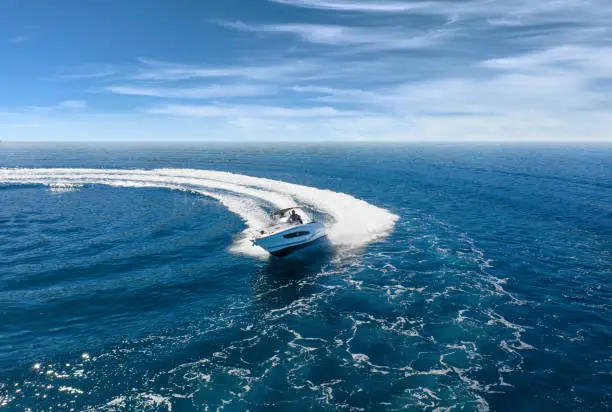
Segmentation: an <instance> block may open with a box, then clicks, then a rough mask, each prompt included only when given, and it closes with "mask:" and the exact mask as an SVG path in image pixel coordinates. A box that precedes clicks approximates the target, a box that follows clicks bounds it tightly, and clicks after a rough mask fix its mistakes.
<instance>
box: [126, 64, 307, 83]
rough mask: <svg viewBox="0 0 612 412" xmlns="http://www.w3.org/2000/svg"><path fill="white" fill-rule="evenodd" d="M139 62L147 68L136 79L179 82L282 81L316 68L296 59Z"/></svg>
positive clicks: (142, 69)
mask: <svg viewBox="0 0 612 412" xmlns="http://www.w3.org/2000/svg"><path fill="white" fill-rule="evenodd" d="M139 61H140V62H141V63H142V64H143V65H144V67H142V68H141V69H140V70H139V72H138V73H137V74H136V75H135V76H132V77H133V79H135V80H166V81H176V80H185V79H197V78H200V79H209V78H246V79H251V80H274V81H280V80H282V79H283V78H285V77H286V76H292V77H293V76H296V75H299V74H302V73H304V72H308V71H311V70H312V64H311V63H309V62H301V61H295V60H293V61H288V62H285V63H281V64H278V61H273V62H271V63H270V64H269V65H265V64H261V65H237V66H212V65H193V64H190V65H187V64H179V63H170V62H161V61H157V60H151V59H139Z"/></svg>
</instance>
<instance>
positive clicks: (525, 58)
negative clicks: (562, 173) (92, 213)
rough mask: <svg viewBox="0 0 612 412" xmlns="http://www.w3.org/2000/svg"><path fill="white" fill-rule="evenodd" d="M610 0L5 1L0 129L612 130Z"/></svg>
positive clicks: (379, 136) (304, 134)
mask: <svg viewBox="0 0 612 412" xmlns="http://www.w3.org/2000/svg"><path fill="white" fill-rule="evenodd" d="M611 109H612V3H610V0H454V1H451V0H445V1H439V0H431V1H430V0H426V1H407V0H405V1H399V0H397V1H382V0H381V1H377V0H363V1H359V0H223V1H204V0H201V1H195V0H194V1H188V0H181V1H170V0H167V1H159V0H150V1H144V0H130V1H119V0H104V1H103V0H88V1H80V0H58V1H55V2H51V1H44V0H38V1H32V0H4V1H2V2H0V139H2V140H5V141H9V140H15V141H26V140H38V141H43V140H76V141H91V140H108V141H112V140H119V141H123V140H141V141H172V140H197V141H207V140H226V141H230V140H236V141H238V140H300V141H320V140H342V141H355V140H375V141H379V140H400V141H404V140H405V141H411V140H419V141H436V140H451V141H460V140H487V141H501V140H510V141H550V140H552V141H568V140H573V141H612V111H611Z"/></svg>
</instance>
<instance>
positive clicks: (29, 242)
mask: <svg viewBox="0 0 612 412" xmlns="http://www.w3.org/2000/svg"><path fill="white" fill-rule="evenodd" d="M611 160H612V148H611V147H609V146H608V147H602V146H600V147H595V146H593V147H560V146H553V147H520V146H473V147H468V146H425V147H421V146H416V145H414V146H411V145H405V146H400V145H396V146H390V145H386V146H385V145H378V146H376V145H353V146H343V145H324V146H315V145H311V146H290V147H283V148H278V147H276V148H275V147H273V146H270V145H259V146H256V145H247V146H237V145H236V146H227V145H210V146H204V145H200V146H198V145H191V146H190V145H173V146H162V145H157V146H140V145H119V146H103V145H79V146H70V145H26V144H7V143H2V144H1V146H0V167H2V168H14V167H19V168H52V167H53V168H56V167H61V168H91V169H102V168H104V169H147V170H149V169H159V168H174V169H202V170H218V171H225V172H232V173H239V174H244V175H249V176H254V177H259V178H268V179H273V180H275V181H285V182H290V183H294V184H297V185H302V186H307V187H316V188H320V189H328V190H330V191H332V192H338V193H346V194H348V195H351V196H353V197H355V198H358V199H361V200H363V201H365V202H368V203H369V204H371V205H374V206H377V207H378V208H380V209H377V210H379V211H381V212H380V213H382V214H383V215H384V213H388V214H394V215H396V216H397V217H398V218H399V219H398V220H397V221H396V222H395V225H394V227H393V229H392V230H389V231H388V233H386V234H387V236H386V237H384V236H382V237H378V238H376V239H374V240H372V241H369V242H363V243H362V244H359V245H357V246H356V245H355V244H353V245H347V244H340V243H337V244H336V243H334V242H332V244H331V245H328V246H315V247H313V248H309V249H305V250H304V251H302V252H300V253H298V254H296V255H294V256H293V257H290V258H289V259H283V260H281V259H267V258H262V257H254V256H250V255H249V254H244V253H241V252H240V251H237V250H236V244H237V243H239V241H240V236H242V235H241V234H242V233H243V231H244V230H245V229H246V228H247V226H246V225H247V223H246V222H245V220H244V216H245V215H241V214H240V213H238V214H236V213H235V210H236V209H234V212H232V211H231V210H229V209H228V207H229V208H230V209H232V207H234V208H235V207H236V205H238V206H239V207H243V208H244V210H246V211H249V213H250V211H252V210H253V208H257V207H258V205H257V204H254V203H253V201H252V200H251V201H250V203H240V202H241V200H240V199H239V197H238V196H233V195H232V196H231V197H228V198H227V199H228V200H227V202H225V203H220V202H219V201H217V200H215V199H213V198H211V197H208V196H205V195H203V194H202V193H201V191H198V190H192V189H193V188H194V187H196V186H197V182H196V183H193V184H191V183H190V184H189V185H187V184H185V186H184V187H183V186H181V187H178V189H182V190H171V189H177V187H173V188H165V187H155V185H148V186H147V185H144V186H146V187H134V186H135V184H136V183H134V179H136V177H135V176H131V175H128V177H126V178H125V179H124V180H121V182H122V183H115V184H113V185H107V184H99V183H97V182H93V181H91V182H89V181H88V180H87V179H84V180H83V181H80V182H77V181H76V180H74V179H76V178H74V177H72V178H67V177H66V176H65V175H64V176H63V177H62V178H61V179H64V180H62V182H63V181H66V182H65V183H66V184H60V183H61V182H56V183H54V184H50V183H49V182H46V181H45V182H41V181H37V180H36V179H35V178H33V177H32V178H25V177H21V178H19V179H13V180H11V181H10V182H8V181H7V179H8V178H7V177H6V176H9V175H10V174H11V173H14V171H7V170H6V169H5V170H3V171H2V170H0V171H1V172H2V173H0V175H2V174H4V176H5V181H4V183H0V408H2V407H3V409H4V410H10V411H13V410H20V411H21V410H26V409H27V408H29V409H30V410H35V411H42V410H71V409H72V410H108V411H118V410H139V411H140V410H151V411H157V410H161V411H164V410H172V411H196V410H197V411H199V410H225V411H228V410H246V409H248V410H252V411H267V410H291V411H296V410H335V409H339V410H351V411H358V410H399V409H404V408H408V409H409V410H410V409H412V410H434V409H436V408H442V409H437V410H443V408H451V407H456V408H457V409H458V410H488V409H490V410H500V411H504V410H508V411H510V410H512V411H515V410H521V411H544V410H551V411H559V410H606V409H608V410H609V409H612V394H611V392H612V278H611V276H612V259H611V256H610V251H611V250H612V162H611ZM30 172H31V173H36V171H30ZM102 172H103V171H102ZM74 173H75V174H78V173H79V172H78V171H77V170H75V171H74ZM185 173H188V174H189V173H193V172H185ZM190 176H191V174H190ZM58 179H59V178H58ZM61 179H60V180H61ZM71 179H72V180H71ZM122 179H123V178H122ZM0 180H2V179H0ZM17 180H19V181H17ZM73 180H74V181H73ZM77 180H78V179H77ZM75 182H76V183H75ZM88 182H89V183H88ZM121 185H123V186H121ZM197 187H199V186H197ZM278 187H279V189H278V190H277V189H276V186H275V184H272V186H270V187H269V190H270V191H271V192H274V193H276V192H275V191H276V190H277V191H278V192H282V191H283V190H285V189H282V188H281V186H278ZM225 191H226V189H225V188H222V189H221V192H220V193H225ZM332 192H329V193H332ZM283 193H284V192H283ZM231 201H234V202H238V203H231ZM333 203H334V202H331V201H330V207H332V206H334V207H336V208H341V207H344V206H342V205H338V204H333ZM232 205H234V206H232ZM355 205H357V203H355ZM262 207H263V203H262ZM347 209H353V208H352V207H347ZM240 210H243V209H240ZM355 210H357V211H359V210H361V209H354V210H346V211H345V214H346V216H350V217H351V219H353V220H354V224H355V226H356V227H357V226H359V225H360V224H362V223H360V222H358V220H359V219H355V218H354V217H353V216H352V215H351V213H354V212H355ZM384 210H386V211H387V212H384ZM245 213H246V212H245ZM368 213H369V212H368ZM372 213H374V212H372ZM376 213H378V212H376ZM364 214H365V212H364ZM383 215H381V216H383ZM373 218H374V217H373V215H368V216H363V220H364V221H365V220H367V219H373Z"/></svg>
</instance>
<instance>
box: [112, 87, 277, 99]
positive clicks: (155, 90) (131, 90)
mask: <svg viewBox="0 0 612 412" xmlns="http://www.w3.org/2000/svg"><path fill="white" fill-rule="evenodd" d="M104 90H105V91H107V92H110V93H114V94H122V95H131V96H149V97H159V98H177V99H212V98H224V97H248V96H261V95H267V94H273V93H275V91H276V90H275V89H274V88H271V87H264V86H257V85H209V86H205V87H191V88H182V87H175V88H172V87H139V86H128V85H115V86H109V87H106V88H105V89H104Z"/></svg>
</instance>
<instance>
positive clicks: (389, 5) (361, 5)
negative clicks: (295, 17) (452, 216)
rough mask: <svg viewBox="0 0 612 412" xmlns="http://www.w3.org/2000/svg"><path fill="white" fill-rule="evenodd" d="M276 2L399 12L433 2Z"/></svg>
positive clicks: (338, 0) (345, 9)
mask: <svg viewBox="0 0 612 412" xmlns="http://www.w3.org/2000/svg"><path fill="white" fill-rule="evenodd" d="M270 1H272V2H274V3H280V4H286V5H290V6H297V7H304V8H311V9H322V10H339V11H353V12H375V13H397V12H404V11H412V10H419V9H423V8H429V7H431V6H432V4H433V2H398V1H384V2H373V1H363V2H361V1H344V0H270Z"/></svg>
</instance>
